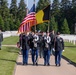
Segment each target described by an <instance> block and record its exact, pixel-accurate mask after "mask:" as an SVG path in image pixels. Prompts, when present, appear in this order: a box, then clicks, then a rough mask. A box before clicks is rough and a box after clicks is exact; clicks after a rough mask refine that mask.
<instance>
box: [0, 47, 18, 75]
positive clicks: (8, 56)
mask: <svg viewBox="0 0 76 75" xmlns="http://www.w3.org/2000/svg"><path fill="white" fill-rule="evenodd" d="M18 52H19V49H18V48H14V47H2V50H0V75H12V74H13V72H14V68H15V64H16V60H17V57H18Z"/></svg>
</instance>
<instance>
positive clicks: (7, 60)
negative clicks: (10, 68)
mask: <svg viewBox="0 0 76 75" xmlns="http://www.w3.org/2000/svg"><path fill="white" fill-rule="evenodd" d="M0 60H2V61H10V62H15V63H16V61H15V60H9V59H2V58H0Z"/></svg>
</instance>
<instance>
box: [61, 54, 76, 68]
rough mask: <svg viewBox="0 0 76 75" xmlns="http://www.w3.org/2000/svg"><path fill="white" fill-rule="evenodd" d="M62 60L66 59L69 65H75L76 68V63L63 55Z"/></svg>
mask: <svg viewBox="0 0 76 75" xmlns="http://www.w3.org/2000/svg"><path fill="white" fill-rule="evenodd" d="M62 58H63V59H65V60H66V61H67V62H69V63H68V64H71V65H73V66H75V67H76V63H75V62H73V61H71V60H70V59H68V58H66V57H65V56H63V55H62Z"/></svg>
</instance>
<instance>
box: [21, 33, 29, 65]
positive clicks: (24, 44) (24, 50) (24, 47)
mask: <svg viewBox="0 0 76 75" xmlns="http://www.w3.org/2000/svg"><path fill="white" fill-rule="evenodd" d="M28 50H29V39H28V36H27V35H26V34H23V35H22V55H23V65H27V64H28Z"/></svg>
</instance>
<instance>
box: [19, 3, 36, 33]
mask: <svg viewBox="0 0 76 75" xmlns="http://www.w3.org/2000/svg"><path fill="white" fill-rule="evenodd" d="M35 24H36V17H35V4H33V6H32V8H31V9H30V11H29V12H28V14H27V16H26V17H25V18H24V19H23V21H22V23H21V24H20V27H19V29H18V33H23V32H25V31H30V29H31V26H33V25H35Z"/></svg>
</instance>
